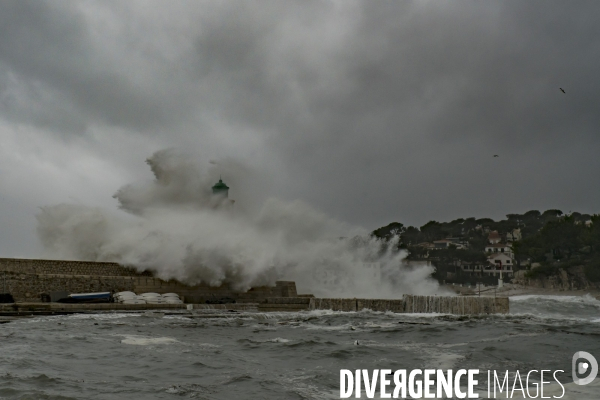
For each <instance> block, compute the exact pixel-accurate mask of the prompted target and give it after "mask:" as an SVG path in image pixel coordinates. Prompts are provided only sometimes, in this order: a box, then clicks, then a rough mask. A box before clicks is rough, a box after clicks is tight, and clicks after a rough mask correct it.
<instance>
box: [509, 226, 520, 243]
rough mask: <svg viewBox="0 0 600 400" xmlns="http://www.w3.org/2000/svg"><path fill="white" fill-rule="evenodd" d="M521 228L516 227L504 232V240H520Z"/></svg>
mask: <svg viewBox="0 0 600 400" xmlns="http://www.w3.org/2000/svg"><path fill="white" fill-rule="evenodd" d="M521 237H522V236H521V229H519V228H517V229H513V230H512V231H510V232H507V233H506V241H507V242H514V241H516V240H521Z"/></svg>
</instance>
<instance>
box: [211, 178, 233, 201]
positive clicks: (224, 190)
mask: <svg viewBox="0 0 600 400" xmlns="http://www.w3.org/2000/svg"><path fill="white" fill-rule="evenodd" d="M212 192H213V195H214V196H219V197H223V198H228V197H229V186H227V185H226V184H225V182H223V180H222V179H220V178H219V182H217V183H215V184H214V185H213V187H212Z"/></svg>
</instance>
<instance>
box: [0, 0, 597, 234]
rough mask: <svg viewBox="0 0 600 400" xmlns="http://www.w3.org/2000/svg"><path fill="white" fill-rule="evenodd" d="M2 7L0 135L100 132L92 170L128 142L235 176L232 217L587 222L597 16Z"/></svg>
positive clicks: (463, 6)
mask: <svg viewBox="0 0 600 400" xmlns="http://www.w3.org/2000/svg"><path fill="white" fill-rule="evenodd" d="M0 7H1V10H0V21H1V22H0V26H1V28H0V29H2V32H1V33H2V36H1V37H2V40H0V118H2V119H3V120H4V121H5V122H7V123H9V124H16V123H20V124H32V125H35V126H37V127H38V128H39V129H40V130H41V131H44V132H46V131H47V132H48V133H50V132H53V133H56V132H59V133H74V132H76V133H82V132H85V131H86V130H89V127H90V126H94V129H95V136H94V140H97V142H99V143H94V140H90V143H89V149H90V152H91V153H94V149H96V151H99V150H98V149H104V148H110V147H109V146H103V145H102V143H101V142H102V140H109V139H102V137H103V133H104V132H108V131H110V130H113V129H119V130H122V132H123V135H129V136H130V137H132V138H133V139H131V142H128V144H127V146H130V147H129V148H123V149H119V154H120V155H119V157H120V159H122V158H126V155H127V153H128V152H132V153H133V152H135V151H136V150H137V148H136V146H135V145H133V144H132V143H135V141H136V140H138V141H139V143H142V141H143V143H144V145H145V146H146V147H151V148H152V150H151V151H149V152H148V154H151V153H152V152H153V151H156V150H158V149H161V148H165V147H175V148H177V147H183V148H186V149H200V151H201V152H204V153H205V154H203V158H202V162H203V163H204V162H206V163H208V160H209V159H217V160H223V159H225V158H229V159H230V160H236V162H239V163H240V165H246V166H250V167H251V169H252V170H253V172H252V174H251V175H248V176H244V179H240V178H239V177H238V178H236V177H234V176H232V177H231V178H228V180H231V179H234V180H236V179H237V182H235V184H232V185H231V186H232V191H234V190H235V191H237V193H236V194H235V197H236V199H244V201H240V202H239V204H242V203H244V202H245V201H246V199H247V201H248V203H252V204H253V206H252V207H253V208H254V209H257V208H258V205H259V204H261V202H262V200H264V198H267V197H269V196H274V197H278V198H284V199H288V200H291V199H297V198H299V199H303V200H306V201H308V202H310V203H311V204H313V205H316V206H317V207H318V208H320V209H322V210H324V211H325V212H326V213H327V214H329V215H332V216H334V217H337V218H338V219H342V220H345V221H348V222H351V223H358V224H362V225H364V226H367V227H369V228H374V227H377V226H378V225H380V224H384V223H387V222H389V221H390V220H398V221H402V222H405V223H410V224H417V225H420V224H423V223H425V222H427V220H429V219H432V218H435V219H454V218H457V217H467V216H471V215H473V216H478V217H479V216H492V217H494V218H498V217H501V216H503V215H504V214H506V213H509V212H524V211H527V210H529V209H532V208H540V209H543V208H550V207H558V208H564V209H576V208H577V209H578V210H579V211H582V212H597V211H598V210H597V209H596V205H597V204H598V201H599V200H600V189H598V188H597V187H596V185H593V184H592V182H594V181H595V180H597V178H598V173H597V172H596V171H598V170H600V169H599V168H600V161H598V157H597V156H596V154H597V150H598V146H599V144H600V143H599V141H598V135H597V127H598V126H599V124H600V120H599V118H600V114H599V113H598V112H597V104H598V99H597V98H598V95H597V94H598V93H599V92H600V87H599V86H600V81H598V79H596V75H597V72H596V69H597V65H598V64H599V61H600V53H599V50H598V49H600V43H599V42H600V36H599V35H598V34H597V29H596V24H597V21H596V18H595V17H596V16H597V15H598V14H599V12H600V5H598V3H597V2H585V1H582V2H569V3H568V4H567V3H562V2H558V1H528V2H521V1H505V2H501V3H487V2H471V1H456V2H445V3H442V2H430V1H418V2H376V3H374V2H367V1H344V2H337V1H330V2H306V1H301V2H297V1H286V2H280V1H255V2H243V3H240V2H234V1H231V2H218V3H217V2H210V1H207V2H177V1H176V2H170V3H168V4H166V3H164V2H141V3H136V2H126V3H124V2H87V3H75V2H72V3H71V2H61V3H40V2H22V1H19V2H4V3H2V5H1V6H0ZM85 7H99V8H101V9H102V12H103V13H102V14H101V15H100V14H97V13H94V12H90V11H89V9H86V8H85ZM104 25H106V30H105V31H103V30H102V29H101V28H102V27H103V26H104ZM113 25H114V26H117V27H118V29H113V28H114V27H113ZM123 27H125V28H123ZM119 29H120V30H119ZM559 87H563V88H564V89H565V90H566V94H563V93H561V92H560V91H559V89H558V88H559ZM138 136H139V137H138ZM127 146H125V145H124V147H127ZM148 154H146V156H147V155H148ZM493 154H499V155H500V157H499V158H497V159H493V158H492V155H493ZM136 156H139V155H136ZM98 157H104V158H106V159H108V160H110V159H112V158H114V157H116V156H115V155H113V154H108V153H102V154H99V155H98ZM140 161H143V160H142V159H141V158H140ZM131 164H133V163H131ZM124 165H127V166H128V167H129V166H130V164H124ZM224 165H225V164H223V165H214V167H215V171H219V169H221V168H222V169H224V168H225V166H224ZM132 168H133V167H132ZM235 171H238V170H237V169H235V168H233V169H231V172H232V173H235ZM24 173H25V172H24ZM211 178H214V177H213V176H211ZM115 189H116V188H114V187H110V188H106V192H107V193H109V194H110V193H113V192H114V190H115ZM249 192H252V194H251V195H248V193H249Z"/></svg>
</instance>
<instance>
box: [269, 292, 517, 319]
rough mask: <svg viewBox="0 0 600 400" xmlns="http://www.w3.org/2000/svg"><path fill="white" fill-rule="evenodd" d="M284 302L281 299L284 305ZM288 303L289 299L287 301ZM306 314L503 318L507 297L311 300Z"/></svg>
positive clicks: (506, 306)
mask: <svg viewBox="0 0 600 400" xmlns="http://www.w3.org/2000/svg"><path fill="white" fill-rule="evenodd" d="M286 300H287V299H282V300H281V302H285V301H286ZM290 300H291V299H290ZM308 309H309V310H333V311H361V310H364V309H369V310H372V311H391V312H396V313H440V314H457V315H471V314H507V313H508V312H509V301H508V297H466V296H415V295H404V296H402V299H401V300H400V299H396V300H385V299H319V298H311V299H310V301H309V304H308Z"/></svg>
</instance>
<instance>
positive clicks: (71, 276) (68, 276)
mask: <svg viewBox="0 0 600 400" xmlns="http://www.w3.org/2000/svg"><path fill="white" fill-rule="evenodd" d="M121 291H132V292H135V293H138V294H139V293H146V292H155V293H161V294H162V293H177V294H178V295H179V296H180V297H182V298H183V299H184V301H185V302H186V303H198V304H200V303H205V302H206V301H207V300H208V301H221V300H223V299H232V300H235V301H237V302H244V303H257V302H262V301H264V300H265V299H266V298H270V297H296V296H297V293H296V284H295V283H294V282H290V281H278V282H276V284H275V286H261V287H256V288H251V289H250V290H248V291H246V292H240V291H239V290H234V289H233V288H231V287H230V286H229V285H226V284H224V285H221V286H219V287H212V286H208V285H195V286H189V285H185V284H183V283H181V282H178V281H174V280H172V281H166V280H162V279H159V278H156V277H154V276H153V275H152V273H151V272H149V271H143V272H139V271H137V270H135V269H133V268H128V267H125V266H122V265H119V264H117V263H109V262H89V261H65V260H38V259H17V258H0V293H10V294H12V296H13V298H14V299H15V301H18V302H39V301H42V300H43V298H44V297H46V296H47V295H50V294H51V293H53V292H67V293H86V292H121Z"/></svg>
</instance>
